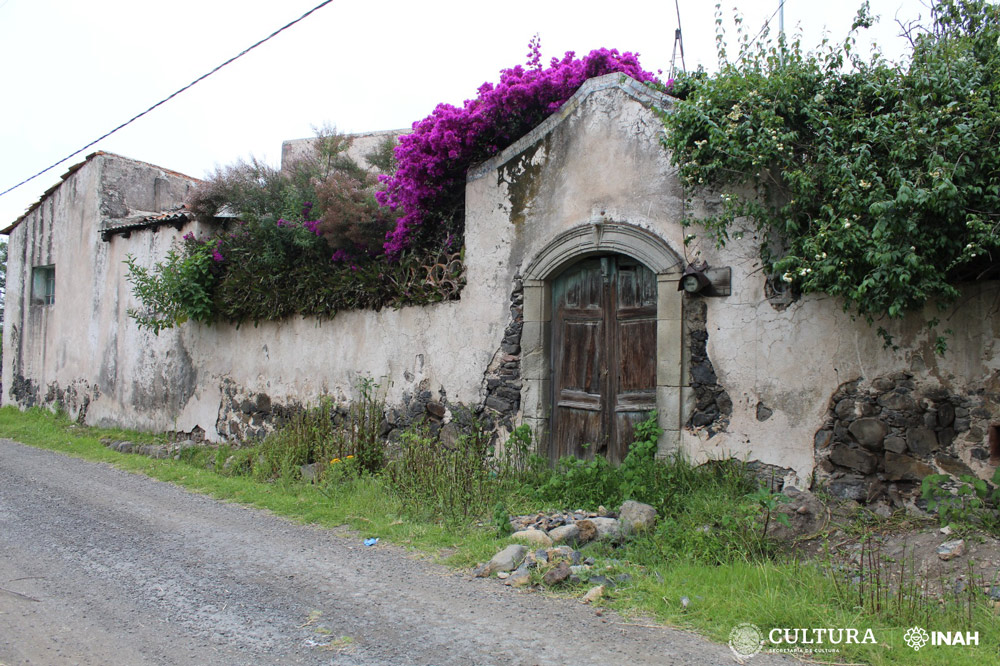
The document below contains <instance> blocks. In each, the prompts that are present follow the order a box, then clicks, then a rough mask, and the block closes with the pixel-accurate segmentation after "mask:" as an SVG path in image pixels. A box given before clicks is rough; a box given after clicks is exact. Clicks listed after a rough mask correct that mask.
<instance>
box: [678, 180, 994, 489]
mask: <svg viewBox="0 0 1000 666" xmlns="http://www.w3.org/2000/svg"><path fill="white" fill-rule="evenodd" d="M717 199H718V195H708V196H701V197H699V198H698V199H696V200H695V201H694V204H695V208H694V210H692V214H693V215H695V216H697V215H700V214H704V213H705V212H707V210H709V209H710V208H711V207H712V206H714V205H716V204H715V201H714V200H717ZM743 234H744V236H743V239H742V240H738V241H731V242H730V243H729V244H728V245H727V246H726V247H725V248H715V247H714V244H713V243H712V242H711V241H710V240H709V239H707V238H703V237H698V238H696V239H695V241H694V242H692V243H691V245H690V246H689V251H690V252H691V253H692V254H696V255H697V256H699V257H700V258H702V259H705V260H707V261H708V262H709V264H710V265H712V266H731V267H732V269H733V275H732V284H733V293H732V295H731V296H729V297H726V298H708V299H705V300H706V302H707V304H708V311H707V329H708V334H709V337H708V343H707V349H708V354H709V357H710V358H711V359H712V361H713V363H714V366H715V369H716V372H717V374H718V377H719V383H720V384H721V385H722V386H724V387H725V388H726V390H727V391H728V392H729V395H730V397H731V398H732V401H733V413H732V416H731V417H730V423H729V426H728V428H727V429H726V431H725V432H722V433H719V434H716V435H714V436H712V437H709V436H708V434H707V433H706V432H705V431H699V430H697V429H696V430H694V431H690V432H688V434H687V435H686V444H687V447H688V449H689V450H691V451H695V452H697V455H698V457H699V458H700V459H707V458H711V457H719V456H723V455H731V454H735V455H738V456H741V457H747V458H749V459H754V460H760V461H761V462H764V463H768V464H773V465H780V466H781V467H787V468H791V469H792V470H794V472H795V476H797V477H798V478H789V479H786V481H789V482H792V483H794V484H795V485H798V486H799V487H804V486H806V487H807V486H808V484H809V478H810V475H811V474H812V472H813V467H814V462H815V461H814V445H813V443H814V437H815V435H816V432H817V430H819V429H820V428H821V427H822V426H823V424H824V422H825V419H826V415H827V412H828V408H829V403H830V398H831V396H832V395H833V394H834V393H835V392H836V391H837V389H838V387H839V386H840V385H841V384H843V383H845V382H851V381H854V380H858V379H860V380H861V384H862V385H869V384H870V382H871V381H872V380H874V379H876V378H878V377H880V376H884V375H890V374H892V373H894V372H900V371H905V372H908V373H912V374H913V379H914V382H915V383H916V384H917V386H918V387H919V388H920V389H934V388H945V389H947V390H949V391H951V392H956V393H973V392H976V391H977V390H978V391H981V390H982V389H983V387H988V386H990V385H994V384H997V381H998V378H1000V359H998V358H997V356H996V355H995V353H994V351H993V347H994V345H995V339H996V337H997V335H998V333H1000V310H998V308H1000V289H998V287H1000V284H998V283H996V282H990V283H981V284H979V285H976V286H971V287H968V288H966V289H965V290H964V293H963V297H962V298H960V299H959V301H958V305H957V306H954V307H952V308H950V309H949V310H948V311H946V312H945V313H944V314H942V313H941V312H938V311H937V309H936V308H935V307H928V308H927V310H926V311H925V312H923V313H921V314H920V315H919V316H910V317H907V318H904V319H900V320H893V321H886V322H879V324H881V325H883V326H884V327H885V328H886V329H887V330H889V332H890V333H891V334H892V335H893V336H894V338H895V341H896V344H897V345H898V347H899V349H897V350H892V349H886V348H885V347H884V346H883V344H882V340H881V339H880V338H879V337H878V336H877V335H876V333H875V328H874V327H869V326H868V325H867V324H865V323H864V322H863V321H860V320H854V319H852V318H851V316H850V315H849V314H848V313H845V312H844V310H843V302H842V301H840V300H839V299H834V298H831V297H828V296H823V295H808V296H803V297H801V298H799V299H798V300H795V301H794V302H792V303H790V304H789V305H788V306H787V307H786V308H784V309H783V310H779V309H777V308H775V307H773V306H772V305H771V303H770V302H769V301H768V300H767V298H766V296H765V292H764V282H765V277H764V275H763V274H762V272H761V264H760V259H759V255H758V253H757V247H758V246H759V242H760V241H759V239H758V238H757V237H756V236H755V232H754V231H753V229H752V228H751V227H750V226H749V225H748V226H747V227H746V228H745V229H744V230H743ZM934 316H938V317H939V318H940V319H941V320H942V322H944V324H943V325H942V327H941V328H942V329H943V328H951V329H953V330H955V331H956V332H957V335H956V336H954V337H953V338H952V340H951V342H950V348H949V351H948V352H947V354H946V355H944V356H943V357H942V356H937V355H936V354H935V352H934V345H933V339H931V337H930V335H929V333H928V331H927V330H926V328H924V326H923V322H924V321H926V320H928V319H930V318H932V317H934ZM759 406H760V407H759ZM762 408H763V409H762ZM762 416H763V417H764V418H763V420H761V417H762ZM998 416H1000V413H998V414H994V418H996V417H998Z"/></svg>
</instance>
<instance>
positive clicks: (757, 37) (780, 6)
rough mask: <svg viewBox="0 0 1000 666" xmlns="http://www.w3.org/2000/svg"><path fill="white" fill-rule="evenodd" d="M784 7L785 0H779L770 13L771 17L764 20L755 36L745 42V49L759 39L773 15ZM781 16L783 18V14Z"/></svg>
mask: <svg viewBox="0 0 1000 666" xmlns="http://www.w3.org/2000/svg"><path fill="white" fill-rule="evenodd" d="M784 8H785V0H781V2H779V3H778V8H777V9H775V10H774V13H773V14H771V18H769V19H767V20H766V21H764V25H762V26H761V27H760V32H758V33H757V36H756V37H754V38H753V39H751V40H750V42H749V43H747V49H749V48H750V47H751V46H753V45H754V42H756V41H757V40H758V39H760V36H761V35H763V34H764V31H765V30H766V29H767V26H768V24H770V23H771V21H773V20H774V17H775V16H777V15H778V12H780V11H781V10H782V9H784ZM782 18H784V15H782Z"/></svg>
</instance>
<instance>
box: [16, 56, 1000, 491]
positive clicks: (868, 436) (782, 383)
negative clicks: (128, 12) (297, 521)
mask: <svg viewBox="0 0 1000 666" xmlns="http://www.w3.org/2000/svg"><path fill="white" fill-rule="evenodd" d="M670 104H671V101H670V99H669V98H668V97H665V96H661V95H659V94H657V93H652V92H650V91H649V90H648V89H647V88H646V87H644V86H643V85H641V84H638V83H636V82H635V81H632V80H631V79H627V78H625V77H622V76H621V75H618V74H612V75H607V76H604V77H600V78H597V79H592V80H590V81H588V82H587V83H586V84H585V85H584V86H583V87H582V88H581V89H580V90H579V91H578V92H577V93H576V94H575V95H574V96H573V98H572V99H571V100H570V101H569V102H567V103H566V104H565V105H564V106H563V108H562V109H561V110H560V111H559V112H557V113H556V114H555V115H553V116H551V117H550V118H548V119H547V120H546V121H545V122H543V123H542V124H541V125H540V126H538V127H537V128H535V129H534V130H533V131H532V132H530V133H529V134H528V135H527V136H525V137H523V138H522V139H520V140H519V141H517V142H516V143H515V144H514V145H512V146H510V147H508V148H507V149H506V150H504V151H503V152H502V153H500V154H499V155H497V156H496V157H494V158H493V159H491V160H489V161H488V162H486V163H484V164H481V165H479V166H477V167H476V168H474V169H473V170H471V171H470V172H469V174H468V183H467V186H466V254H465V259H466V265H467V286H466V287H465V289H464V291H463V292H462V294H461V299H460V300H457V301H450V302H444V303H439V304H434V305H429V306H424V307H406V308H402V309H400V310H383V311H380V312H372V311H352V312H342V313H340V314H338V315H337V316H336V317H335V318H334V319H333V320H332V321H325V322H317V321H312V320H307V319H303V318H296V319H289V320H284V321H280V322H268V323H262V324H260V325H259V326H243V327H234V326H229V325H212V326H205V325H200V324H193V323H187V324H185V325H183V326H181V327H179V328H177V329H172V330H168V331H165V332H163V333H161V334H160V335H159V336H158V337H157V336H153V335H152V334H150V333H148V332H145V331H140V330H139V329H138V328H137V327H136V326H135V324H134V322H132V321H131V320H130V319H129V318H128V317H127V315H126V309H127V307H129V306H130V305H134V304H135V301H134V297H133V296H132V295H131V292H130V288H129V284H128V283H127V282H126V280H125V267H124V264H123V262H124V260H125V258H126V256H127V255H132V256H135V257H137V258H138V259H139V260H140V261H141V262H142V263H144V264H146V265H149V264H151V263H152V262H153V261H155V260H157V259H158V258H161V257H162V256H163V255H164V253H165V252H166V250H167V249H168V248H169V247H170V244H171V242H172V241H173V240H175V239H177V238H178V237H179V235H180V234H183V233H185V232H187V231H189V230H191V229H193V228H194V227H195V226H196V223H195V222H193V221H192V220H190V219H188V217H187V216H186V214H185V213H184V212H183V211H178V210H175V209H176V207H177V206H178V205H179V204H180V203H181V201H182V200H183V197H184V195H185V193H186V191H187V189H188V188H189V187H191V185H192V180H191V179H190V178H187V177H185V176H182V175H180V174H175V173H172V172H169V171H166V170H164V169H159V168H157V167H153V166H151V165H148V164H143V163H139V162H135V161H132V160H128V159H125V158H122V157H118V156H115V155H109V154H104V153H97V154H95V155H92V156H90V157H89V158H87V160H86V161H85V162H83V163H82V164H80V165H77V166H76V167H73V168H72V169H71V170H70V172H69V173H67V174H66V175H65V176H64V177H63V179H62V181H61V182H60V183H59V184H57V185H56V186H55V187H54V188H52V189H51V190H50V191H49V192H48V193H47V194H46V195H45V196H44V197H43V199H42V200H41V201H40V202H39V203H38V204H37V205H36V206H34V207H33V208H32V209H31V210H30V211H29V212H28V213H27V214H26V215H25V216H23V217H22V218H20V219H19V220H17V221H16V222H15V223H14V224H13V225H11V226H10V227H8V228H7V229H6V230H5V233H8V234H10V259H9V264H8V292H7V293H8V302H7V312H6V321H5V325H4V341H3V342H4V350H5V353H4V359H3V386H4V396H3V400H4V402H5V403H7V404H18V405H21V406H28V405H39V404H42V405H54V404H59V405H62V406H63V407H64V408H65V409H67V410H68V411H69V413H70V414H71V415H73V416H74V417H78V418H80V419H82V420H85V421H86V422H88V423H94V424H115V425H121V426H126V427H132V428H141V429H154V430H167V431H177V432H192V431H202V432H204V435H205V436H206V437H207V438H208V439H210V440H218V439H222V438H226V437H232V436H241V437H242V436H256V435H261V434H263V433H265V432H267V431H268V429H269V428H270V427H272V424H273V422H274V419H275V415H276V414H280V413H281V410H282V409H283V408H285V407H286V406H288V405H293V404H301V403H307V402H310V401H315V400H316V399H317V398H318V397H319V396H320V395H324V394H325V395H331V396H333V397H334V398H336V399H338V400H350V399H351V397H352V395H353V392H354V391H355V386H356V384H357V380H358V378H359V377H371V378H373V379H375V380H376V381H378V382H379V383H380V384H381V386H382V387H383V389H384V390H385V391H386V397H387V403H388V404H389V406H390V407H392V408H393V413H394V414H400V415H406V414H415V413H423V411H424V410H425V409H426V410H428V411H431V412H433V413H434V416H435V418H437V419H439V420H440V421H441V422H442V423H447V422H448V421H449V420H450V419H451V418H452V415H453V412H454V411H455V410H456V409H458V408H459V407H460V406H463V405H464V406H467V407H472V408H485V409H487V410H491V411H492V412H494V413H497V414H499V415H501V416H505V417H507V418H508V425H510V424H516V423H526V424H529V425H530V426H531V427H532V429H533V431H534V432H535V433H536V435H537V437H538V440H539V442H540V445H541V446H542V448H543V451H545V452H548V453H549V455H551V456H553V457H555V456H558V455H563V454H567V453H569V454H578V455H590V454H591V452H592V451H593V448H590V449H587V450H584V449H583V448H582V446H583V445H584V444H594V445H595V446H594V448H596V449H598V450H600V451H602V452H603V453H605V454H606V455H608V456H609V457H611V458H612V459H615V460H617V459H620V458H621V456H622V455H623V453H624V450H625V447H626V446H627V443H628V437H629V434H630V430H631V424H633V423H635V422H636V421H637V420H639V419H641V418H644V416H645V414H646V413H648V411H649V410H650V409H653V408H655V409H656V410H657V413H658V417H659V421H660V424H661V425H662V427H663V429H664V435H663V437H662V441H661V443H660V450H661V453H667V452H670V451H674V450H678V449H682V450H684V451H685V452H687V453H688V454H689V455H691V456H692V457H694V458H695V459H697V460H706V459H710V458H720V457H729V456H737V457H741V458H746V459H748V460H753V461H757V462H758V463H759V464H760V465H761V466H762V467H763V468H764V469H770V470H774V471H775V473H776V474H777V475H778V476H779V477H781V478H783V479H784V480H785V481H787V482H794V483H796V484H798V485H803V486H808V485H809V484H810V483H811V482H812V480H813V478H814V477H817V478H820V479H821V480H823V481H824V483H826V484H828V485H829V486H830V488H831V489H832V490H833V491H834V492H836V493H838V494H841V495H843V496H850V497H855V498H858V499H867V498H868V496H869V495H871V494H872V493H876V492H881V490H880V489H881V488H882V487H883V486H884V484H885V483H886V482H888V483H893V482H898V483H901V484H904V485H905V484H912V483H914V482H915V481H916V480H918V479H919V478H920V477H921V476H923V475H925V474H927V473H929V472H930V471H932V470H937V469H942V470H945V471H950V472H953V473H955V472H966V471H971V472H973V473H976V474H979V475H981V476H986V475H988V474H992V470H993V465H995V464H996V463H997V462H998V458H1000V443H998V440H1000V437H998V433H997V430H998V428H997V424H998V423H1000V405H998V400H1000V367H998V366H1000V362H998V359H997V357H996V354H995V353H994V344H995V340H996V336H997V330H998V327H1000V317H998V314H997V303H996V294H997V284H996V283H981V284H977V285H975V286H970V287H968V288H967V289H966V291H965V294H964V297H963V298H962V299H961V300H960V302H959V303H958V305H956V306H955V307H954V308H953V309H952V310H950V311H949V312H947V313H946V315H945V316H947V317H948V318H949V326H950V328H952V329H953V330H955V331H956V332H957V333H956V336H955V339H954V340H953V341H952V345H951V350H950V351H949V352H948V353H947V354H946V355H944V356H940V355H937V354H935V352H934V345H933V341H932V340H930V339H928V337H927V336H928V334H927V333H926V329H925V328H924V327H923V326H922V324H921V320H920V319H919V318H917V317H914V318H913V319H909V320H900V321H895V322H890V323H888V324H886V326H887V327H888V328H890V329H891V332H892V333H893V334H894V336H895V338H896V340H897V342H898V344H899V348H898V349H896V350H890V349H886V348H884V347H883V343H882V341H881V339H879V338H878V336H876V335H875V334H874V332H873V330H872V329H871V328H870V327H869V326H868V325H866V324H865V323H863V322H858V321H854V320H853V319H852V318H851V316H850V315H849V314H847V313H845V312H844V311H843V308H842V304H841V303H840V302H838V301H836V300H834V299H832V298H826V297H823V296H807V297H803V298H800V299H792V298H789V297H786V296H785V295H784V294H782V293H780V292H778V291H775V290H774V289H773V288H772V287H771V285H770V284H769V283H768V280H767V277H768V276H767V275H765V274H764V272H763V270H762V267H761V262H760V259H759V256H758V246H759V242H760V240H759V239H758V238H756V237H755V236H754V233H755V232H754V230H753V227H752V226H750V225H748V226H747V228H746V229H745V230H744V234H743V237H742V240H740V241H734V242H732V243H730V244H729V245H728V246H727V247H724V248H718V247H715V245H714V244H713V243H712V242H711V241H710V240H707V239H703V238H700V237H698V235H697V234H698V227H697V226H685V224H684V222H685V221H686V220H687V219H690V218H696V217H697V216H698V215H699V214H701V213H703V212H705V211H706V210H711V209H712V208H713V207H714V206H717V205H719V202H718V196H714V197H713V196H711V195H699V197H698V198H696V199H694V200H690V201H688V199H687V197H689V196H690V193H687V192H685V191H684V190H683V188H682V185H681V183H680V182H679V180H678V179H677V177H676V175H675V173H674V169H673V168H672V167H671V165H670V159H669V155H667V153H666V151H665V149H664V148H663V147H662V146H661V144H660V142H659V140H658V137H659V136H660V133H662V132H663V125H662V123H661V122H660V121H659V119H658V118H657V117H656V114H655V113H654V111H653V108H654V107H659V108H666V109H668V108H669V107H670ZM294 143H296V142H290V143H289V144H286V149H285V153H286V154H290V153H294V151H295V150H297V149H298V148H297V147H296V146H295V145H293V144H294ZM692 233H693V234H695V237H694V238H693V239H689V241H688V242H687V243H686V242H685V235H686V234H692ZM696 261H698V262H707V265H708V267H709V270H708V271H707V273H706V274H705V275H707V279H708V282H710V284H708V283H706V282H705V281H702V282H698V279H699V278H697V277H695V278H694V281H693V282H692V283H691V284H690V285H689V286H690V287H691V291H690V292H689V291H687V290H685V289H682V288H679V282H680V280H681V278H682V276H683V275H684V274H685V271H686V270H688V268H689V266H690V265H691V264H692V263H693V262H696ZM391 420H392V419H391V418H390V421H391ZM876 479H878V480H876Z"/></svg>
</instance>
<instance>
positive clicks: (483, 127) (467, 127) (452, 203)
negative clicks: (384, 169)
mask: <svg viewBox="0 0 1000 666" xmlns="http://www.w3.org/2000/svg"><path fill="white" fill-rule="evenodd" d="M529 47H530V51H529V53H528V62H527V67H526V68H525V67H521V66H517V67H514V68H511V69H504V70H501V72H500V81H499V82H498V83H496V84H494V83H488V82H487V83H484V84H483V85H481V86H480V87H479V90H478V95H477V96H476V97H475V98H473V99H470V100H466V101H465V103H464V104H463V105H462V106H461V107H456V106H452V105H451V104H439V105H438V106H437V108H435V109H434V111H433V113H431V115H429V116H427V117H426V118H424V119H423V120H421V121H419V122H416V123H414V124H413V132H412V133H411V134H405V135H403V136H401V137H400V138H399V145H398V146H397V147H396V162H397V165H398V167H397V170H396V173H395V174H392V175H387V176H383V177H382V178H381V180H382V181H383V183H384V184H385V189H384V190H381V191H380V192H378V193H377V194H376V196H377V197H378V200H379V202H380V203H382V204H383V205H384V206H388V207H389V208H391V209H392V210H394V211H398V212H400V213H402V214H401V216H400V217H399V218H398V219H397V220H396V221H395V229H394V230H393V231H392V232H390V233H389V235H388V236H387V237H386V242H385V251H386V253H387V254H388V255H389V256H390V257H393V258H398V257H401V256H402V255H403V253H404V251H405V250H407V249H409V248H413V247H418V246H420V245H421V244H424V243H428V242H444V243H449V242H451V243H455V242H460V240H459V241H456V239H461V237H462V234H463V231H464V229H463V223H464V205H465V203H464V194H465V173H466V171H468V169H469V167H471V166H473V165H474V164H476V163H478V162H481V161H483V160H486V159H488V158H489V157H492V156H493V155H495V154H496V153H497V152H499V151H500V150H502V149H503V148H505V147H506V146H508V145H510V144H511V143H513V142H514V141H516V140H517V139H519V138H520V137H521V136H523V135H524V134H526V133H527V132H529V131H530V130H531V129H532V128H533V127H535V126H536V125H538V124H539V123H540V122H542V120H544V119H545V118H546V117H548V116H549V115H551V114H552V113H554V112H555V111H557V110H558V109H559V107H560V106H562V105H563V104H564V103H565V102H566V101H567V100H568V99H569V98H570V97H571V96H572V95H573V93H575V92H576V91H577V89H578V88H579V87H580V86H581V85H582V84H583V82H584V81H586V80H587V79H589V78H593V77H596V76H601V75H603V74H610V73H612V72H621V73H622V74H626V75H628V76H631V77H632V78H634V79H636V80H638V81H642V82H652V81H655V77H654V76H653V74H651V73H649V72H647V71H644V70H643V69H642V67H641V66H640V65H639V59H638V54H633V53H630V52H628V51H626V52H624V53H619V52H618V51H617V50H616V49H610V50H609V49H604V48H602V49H596V50H593V51H591V52H590V53H589V54H587V55H586V56H584V57H582V58H577V57H576V54H575V53H574V52H572V51H569V52H567V53H566V55H565V56H563V58H562V59H561V60H560V59H558V58H553V59H552V60H551V62H550V64H549V66H548V67H545V68H543V67H542V64H541V52H540V46H539V41H538V38H537V36H536V37H535V38H534V39H532V41H531V43H530V45H529Z"/></svg>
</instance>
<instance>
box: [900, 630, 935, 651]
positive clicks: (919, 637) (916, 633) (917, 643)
mask: <svg viewBox="0 0 1000 666" xmlns="http://www.w3.org/2000/svg"><path fill="white" fill-rule="evenodd" d="M903 640H904V641H905V642H906V644H907V645H909V646H910V647H911V648H913V649H914V650H920V648H922V647H923V646H925V645H926V644H927V641H928V640H930V636H928V635H927V632H926V631H924V630H923V629H922V628H921V627H910V628H909V629H907V630H906V633H905V634H903Z"/></svg>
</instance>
